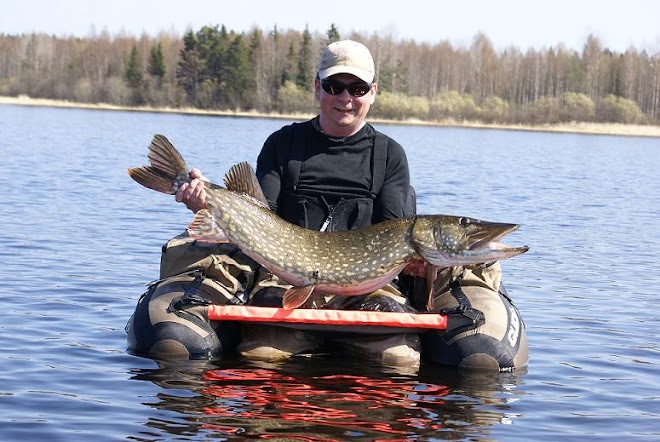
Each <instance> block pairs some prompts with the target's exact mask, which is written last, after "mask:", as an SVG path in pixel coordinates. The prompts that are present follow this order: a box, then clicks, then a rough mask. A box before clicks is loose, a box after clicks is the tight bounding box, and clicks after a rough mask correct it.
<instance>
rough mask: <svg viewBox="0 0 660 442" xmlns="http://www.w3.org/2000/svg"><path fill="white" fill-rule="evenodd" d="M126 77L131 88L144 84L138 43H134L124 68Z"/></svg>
mask: <svg viewBox="0 0 660 442" xmlns="http://www.w3.org/2000/svg"><path fill="white" fill-rule="evenodd" d="M124 78H125V79H126V83H127V84H128V86H129V87H130V88H133V89H136V88H139V87H140V85H141V84H142V67H141V66H140V59H139V54H138V49H137V45H136V44H133V48H132V49H131V53H130V55H129V56H128V61H127V62H126V69H125V70H124Z"/></svg>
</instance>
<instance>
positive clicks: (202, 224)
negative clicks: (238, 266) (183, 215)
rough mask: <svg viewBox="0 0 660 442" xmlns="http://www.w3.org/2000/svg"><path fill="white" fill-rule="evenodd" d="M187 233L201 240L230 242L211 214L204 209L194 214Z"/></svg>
mask: <svg viewBox="0 0 660 442" xmlns="http://www.w3.org/2000/svg"><path fill="white" fill-rule="evenodd" d="M188 234H189V235H190V237H191V238H194V239H196V240H198V241H202V242H216V243H228V242H231V241H230V240H229V238H227V235H225V232H224V231H223V230H222V229H221V228H220V226H219V225H218V224H217V223H216V222H215V219H214V218H213V214H211V212H210V211H208V210H206V209H202V210H200V211H198V212H197V213H196V214H195V218H193V220H192V222H191V223H190V224H189V225H188Z"/></svg>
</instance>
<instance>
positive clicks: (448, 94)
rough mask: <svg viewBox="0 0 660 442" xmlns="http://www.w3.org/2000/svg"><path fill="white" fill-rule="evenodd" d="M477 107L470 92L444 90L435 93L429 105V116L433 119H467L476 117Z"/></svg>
mask: <svg viewBox="0 0 660 442" xmlns="http://www.w3.org/2000/svg"><path fill="white" fill-rule="evenodd" d="M477 112H478V108H477V105H476V104H475V103H474V99H473V98H472V96H471V95H470V94H460V93H458V92H457V91H444V92H441V93H440V94H438V95H436V96H435V97H434V98H433V100H431V103H430V105H429V117H430V118H431V119H433V120H443V119H447V118H454V119H458V120H469V119H472V118H476V117H477Z"/></svg>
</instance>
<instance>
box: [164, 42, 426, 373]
mask: <svg viewBox="0 0 660 442" xmlns="http://www.w3.org/2000/svg"><path fill="white" fill-rule="evenodd" d="M374 77H375V68H374V62H373V58H372V56H371V53H370V52H369V50H368V49H367V48H366V47H365V46H364V45H362V44H360V43H358V42H355V41H351V40H343V41H338V42H335V43H331V44H330V45H328V46H327V48H326V49H325V50H324V51H323V54H322V56H321V60H320V62H319V65H318V71H317V76H316V78H315V80H314V93H315V97H316V100H317V101H318V103H319V107H320V112H319V115H318V116H317V117H315V118H313V119H312V120H310V121H306V122H303V123H299V124H293V125H290V126H285V127H283V128H282V129H280V130H279V131H277V132H275V133H273V134H272V135H271V136H269V137H268V139H267V140H266V142H265V144H264V146H263V149H262V151H261V153H260V154H259V157H258V160H257V177H258V179H259V182H260V183H261V186H262V188H263V191H264V194H265V196H266V199H267V200H268V202H269V205H270V207H271V209H273V210H274V211H276V212H277V213H278V215H280V216H281V217H282V218H284V219H286V220H288V221H290V222H292V223H295V224H298V225H300V226H302V227H305V228H308V229H314V230H328V231H331V230H351V229H355V228H359V227H364V226H368V225H371V224H373V223H376V222H380V221H384V220H387V219H392V218H398V217H403V216H406V215H411V214H412V213H411V209H409V207H410V205H409V193H410V178H409V173H408V161H407V158H406V155H405V152H404V150H403V148H402V147H401V146H400V145H399V144H398V143H397V142H396V141H394V140H392V139H391V138H389V137H387V136H385V135H384V134H382V133H379V132H377V131H376V130H375V129H374V128H373V127H372V126H371V125H369V124H368V123H367V122H366V117H367V114H368V112H369V109H370V107H371V105H372V104H373V103H374V101H375V98H376V91H377V89H378V86H377V83H376V82H375V80H374ZM191 176H192V177H193V178H194V179H193V181H192V182H191V183H190V184H183V185H182V186H181V188H180V189H179V191H178V192H177V193H176V196H175V198H176V201H179V202H183V203H185V204H186V206H187V207H188V208H189V209H190V210H192V211H194V212H196V211H198V210H200V209H203V208H205V198H206V192H205V190H204V180H203V177H202V175H201V172H200V171H199V170H197V169H193V171H192V172H191ZM417 267H418V266H416V265H411V266H410V268H408V269H407V272H408V273H411V274H420V271H421V270H422V269H419V268H417ZM257 286H258V287H259V288H262V290H257V291H253V292H252V293H253V296H252V298H251V300H250V304H252V305H278V303H279V305H281V295H282V293H283V291H284V288H283V287H287V286H286V285H285V284H283V283H282V282H281V281H277V279H276V278H275V277H273V276H272V275H262V277H261V278H259V283H258V284H257ZM359 298H360V299H355V297H324V296H322V295H321V296H316V297H315V298H314V299H311V300H310V301H309V302H308V304H305V306H306V307H321V308H322V307H326V308H327V307H332V308H356V309H380V310H394V311H403V310H405V309H406V307H404V306H405V305H406V304H408V302H407V299H406V298H405V297H403V296H401V295H400V293H398V292H397V291H396V290H395V289H394V288H393V287H390V286H388V287H387V288H386V289H385V290H380V291H379V292H378V293H374V294H372V295H366V296H365V297H359ZM323 340H324V339H323V338H321V337H319V336H318V335H316V334H313V333H303V332H299V331H293V330H288V329H283V328H279V327H264V326H248V327H245V330H244V334H243V339H242V342H241V344H240V345H239V351H240V352H241V353H242V354H243V355H245V356H248V357H255V358H260V359H280V358H285V357H288V356H291V355H293V354H298V353H302V352H308V351H315V350H318V349H319V348H320V347H321V345H322V344H323V343H324V342H322V341H323ZM335 343H337V342H335ZM339 344H340V345H341V346H343V347H350V348H352V349H355V350H356V351H358V352H360V353H362V354H368V355H373V356H376V357H378V358H380V359H382V360H384V361H386V362H394V363H404V364H407V365H416V364H418V363H419V338H418V337H417V336H416V335H395V336H390V337H388V338H373V337H368V338H361V339H359V338H357V337H355V338H351V339H350V340H344V341H343V342H340V343H339Z"/></svg>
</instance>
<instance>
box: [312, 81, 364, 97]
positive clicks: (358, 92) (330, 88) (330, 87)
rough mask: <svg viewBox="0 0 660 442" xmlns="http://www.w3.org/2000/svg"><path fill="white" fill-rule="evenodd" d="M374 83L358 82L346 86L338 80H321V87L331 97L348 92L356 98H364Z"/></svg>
mask: <svg viewBox="0 0 660 442" xmlns="http://www.w3.org/2000/svg"><path fill="white" fill-rule="evenodd" d="M371 86H372V83H365V82H363V81H358V82H355V83H351V84H344V83H342V82H339V81H336V80H321V87H322V88H323V90H324V91H326V92H327V93H329V94H330V95H339V94H341V93H342V92H344V89H346V90H348V93H349V94H351V95H352V96H354V97H362V96H364V95H366V94H367V92H369V91H370V90H371Z"/></svg>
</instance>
